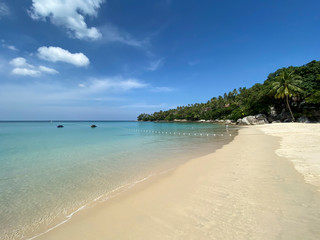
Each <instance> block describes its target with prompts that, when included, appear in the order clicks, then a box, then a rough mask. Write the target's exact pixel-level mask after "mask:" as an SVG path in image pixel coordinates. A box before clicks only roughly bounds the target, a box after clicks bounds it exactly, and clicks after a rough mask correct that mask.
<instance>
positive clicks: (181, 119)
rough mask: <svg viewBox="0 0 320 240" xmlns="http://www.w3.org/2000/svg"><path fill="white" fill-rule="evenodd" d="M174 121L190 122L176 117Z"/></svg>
mask: <svg viewBox="0 0 320 240" xmlns="http://www.w3.org/2000/svg"><path fill="white" fill-rule="evenodd" d="M173 121H174V122H188V120H187V119H174V120H173Z"/></svg>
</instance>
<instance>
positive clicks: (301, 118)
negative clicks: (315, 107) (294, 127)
mask: <svg viewBox="0 0 320 240" xmlns="http://www.w3.org/2000/svg"><path fill="white" fill-rule="evenodd" d="M297 122H299V123H310V120H309V118H307V117H306V116H302V117H299V118H298V119H297Z"/></svg>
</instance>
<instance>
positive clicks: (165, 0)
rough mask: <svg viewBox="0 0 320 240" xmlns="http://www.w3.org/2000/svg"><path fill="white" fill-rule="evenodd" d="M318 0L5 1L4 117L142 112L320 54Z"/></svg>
mask: <svg viewBox="0 0 320 240" xmlns="http://www.w3.org/2000/svg"><path fill="white" fill-rule="evenodd" d="M319 26H320V2H319V1H313V0H308V1H302V0H268V1H257V0H243V1H239V0H229V1H221V0H220V1H216V0H202V1H195V0H183V1H182V0H180V1H179V0H176V1H175V0H139V1H137V0H108V1H107V0H90V1H89V0H14V1H12V0H0V41H1V42H0V120H50V119H53V120H55V119H61V120H67V119H75V120H89V119H97V120H135V119H136V117H137V115H138V114H140V113H142V112H146V113H152V112H154V111H159V110H166V109H169V108H174V107H176V106H181V105H187V104H189V103H195V102H206V101H207V100H209V99H211V98H212V97H215V96H218V95H222V94H223V93H224V92H228V91H231V90H233V89H234V88H239V87H250V86H252V85H253V84H255V83H257V82H259V83H262V82H263V81H264V80H265V79H266V77H267V76H268V74H269V73H271V72H274V71H275V70H277V69H278V68H280V67H287V66H290V65H293V66H299V65H302V64H305V63H307V62H310V61H312V60H319V59H320V57H319V56H320V47H319V46H320V28H319Z"/></svg>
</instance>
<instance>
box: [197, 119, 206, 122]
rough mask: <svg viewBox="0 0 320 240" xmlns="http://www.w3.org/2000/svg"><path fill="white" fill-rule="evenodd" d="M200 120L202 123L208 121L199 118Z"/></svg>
mask: <svg viewBox="0 0 320 240" xmlns="http://www.w3.org/2000/svg"><path fill="white" fill-rule="evenodd" d="M198 122H201V123H203V122H206V120H204V119H201V120H199V121H198Z"/></svg>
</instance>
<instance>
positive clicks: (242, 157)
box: [36, 123, 320, 240]
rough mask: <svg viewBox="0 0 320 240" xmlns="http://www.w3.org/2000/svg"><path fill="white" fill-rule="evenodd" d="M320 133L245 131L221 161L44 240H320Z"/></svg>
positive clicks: (98, 209) (169, 178)
mask: <svg viewBox="0 0 320 240" xmlns="http://www.w3.org/2000/svg"><path fill="white" fill-rule="evenodd" d="M319 131H320V125H319V124H318V125H317V124H310V125H305V124H291V123H288V124H276V125H273V124H270V125H264V126H253V127H246V128H242V129H241V130H240V131H239V135H238V136H236V137H235V139H234V140H233V141H232V142H231V143H229V144H227V145H225V146H224V147H223V148H222V149H219V150H217V151H216V152H215V153H212V154H210V155H206V156H203V157H200V158H197V159H193V160H191V161H188V162H187V163H185V164H183V165H181V166H180V167H178V168H177V169H176V170H174V171H172V172H169V173H167V174H165V175H162V176H158V177H154V178H152V179H150V180H148V181H145V182H143V183H140V184H138V185H136V186H135V187H134V188H132V189H131V190H129V191H126V192H125V193H122V194H120V195H118V196H116V197H114V198H112V199H111V200H108V201H106V202H104V203H101V204H98V205H96V206H95V207H93V208H90V209H86V210H83V211H80V212H78V213H77V214H75V215H74V217H73V218H72V219H71V220H70V221H69V222H67V223H65V224H63V225H61V226H60V227H58V228H56V229H54V230H52V231H50V232H48V233H46V234H44V235H42V236H40V237H38V238H36V239H39V240H40V239H46V240H51V239H52V240H57V239H59V240H64V239H66V240H70V239H77V240H81V239H86V240H87V239H91V240H98V239H99V240H100V239H101V240H102V239H104V240H105V239H117V240H122V239H126V240H127V239H132V240H135V239H137V240H138V239H139V240H144V239H145V240H150V239H153V240H157V239H159V240H165V239H175V240H177V239H181V240H188V239H197V240H201V239H203V240H208V239H214V240H235V239H237V240H242V239H243V240H249V239H253V240H257V239H259V240H273V239H274V240H275V239H281V240H295V239H296V240H301V239H303V240H318V239H320V227H319V226H320V192H319V191H318V190H319V188H318V187H319V185H318V184H319V182H318V180H317V177H318V175H317V174H318V173H319V172H318V169H320V167H319V166H320V163H319V161H320V149H319V146H320V144H319V142H320V134H319ZM266 133H267V134H266ZM269 134H270V135H269ZM297 170H298V171H297ZM311 176H312V177H311ZM310 183H312V184H310ZM313 184H314V185H313Z"/></svg>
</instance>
